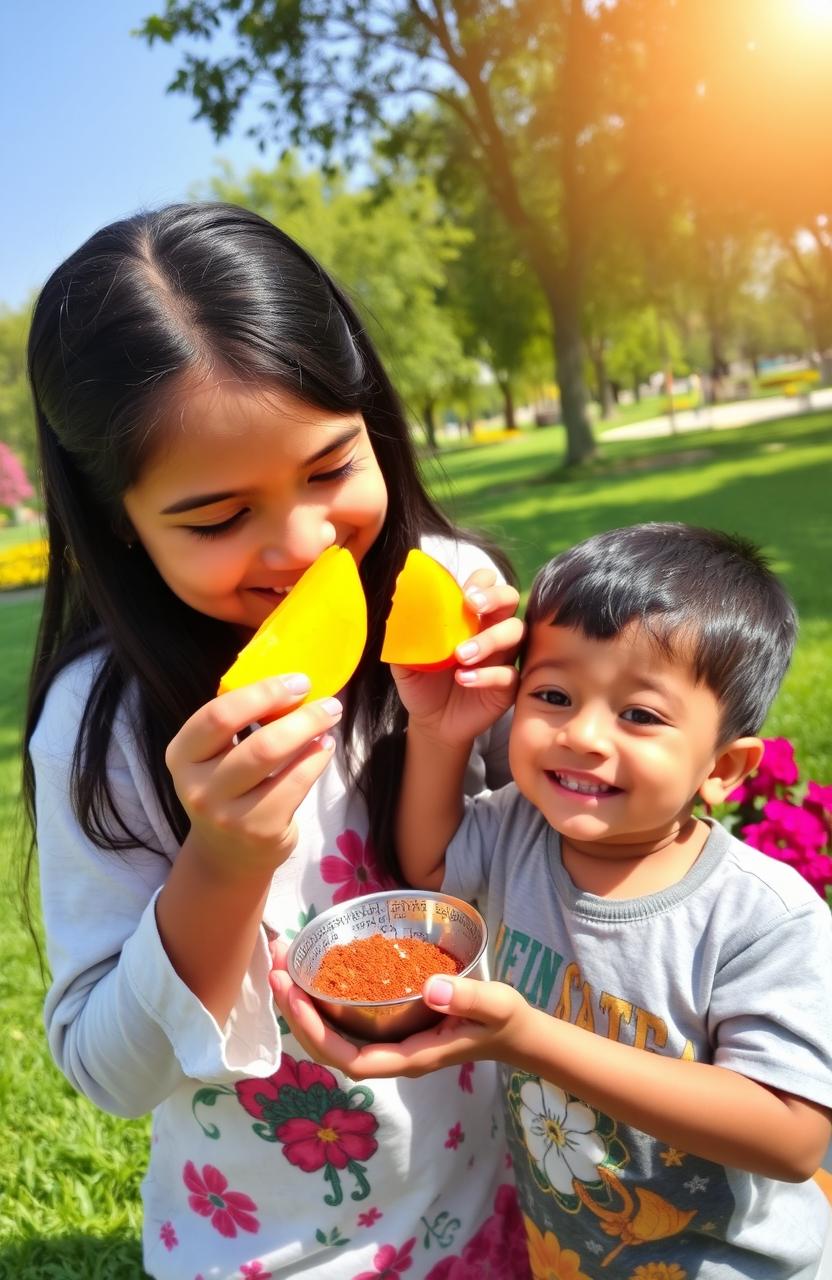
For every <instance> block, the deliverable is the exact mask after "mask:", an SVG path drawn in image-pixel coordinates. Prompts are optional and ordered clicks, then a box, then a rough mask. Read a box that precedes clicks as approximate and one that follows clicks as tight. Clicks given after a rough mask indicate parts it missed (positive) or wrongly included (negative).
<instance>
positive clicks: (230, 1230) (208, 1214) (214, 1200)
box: [182, 1160, 260, 1240]
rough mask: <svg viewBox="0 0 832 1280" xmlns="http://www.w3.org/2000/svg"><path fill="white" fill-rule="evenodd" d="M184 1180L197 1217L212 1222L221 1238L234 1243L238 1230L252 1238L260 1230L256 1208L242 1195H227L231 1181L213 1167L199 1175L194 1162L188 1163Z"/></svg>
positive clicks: (189, 1201) (239, 1192) (207, 1165)
mask: <svg viewBox="0 0 832 1280" xmlns="http://www.w3.org/2000/svg"><path fill="white" fill-rule="evenodd" d="M182 1179H183V1181H184V1183H185V1186H186V1187H187V1188H188V1190H189V1191H190V1192H191V1194H190V1195H189V1196H188V1204H189V1205H190V1206H191V1208H192V1209H193V1211H194V1213H198V1214H200V1216H201V1217H203V1218H210V1219H211V1226H212V1227H214V1229H215V1230H216V1231H219V1233H220V1235H221V1236H227V1237H228V1238H229V1239H232V1240H233V1239H234V1237H235V1236H236V1235H237V1228H238V1227H239V1228H240V1229H241V1230H243V1231H250V1232H251V1233H252V1234H254V1233H255V1232H257V1231H259V1230H260V1223H259V1222H258V1221H257V1219H256V1218H255V1217H254V1216H253V1214H252V1212H251V1210H253V1209H256V1208H257V1205H256V1204H255V1203H254V1201H253V1200H252V1199H251V1197H250V1196H247V1195H245V1194H244V1193H243V1192H242V1191H228V1190H227V1188H228V1179H227V1178H225V1177H223V1175H222V1174H221V1173H220V1171H219V1169H215V1168H214V1166H213V1165H212V1164H206V1165H203V1167H202V1173H201V1174H200V1173H199V1172H198V1170H197V1167H196V1165H195V1164H194V1162H193V1160H189V1161H188V1163H187V1164H186V1165H185V1168H184V1170H183V1172H182Z"/></svg>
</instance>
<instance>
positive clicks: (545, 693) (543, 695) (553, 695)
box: [532, 689, 570, 707]
mask: <svg viewBox="0 0 832 1280" xmlns="http://www.w3.org/2000/svg"><path fill="white" fill-rule="evenodd" d="M532 697H533V698H537V699H538V701H540V702H545V703H546V705H547V706H549V707H568V706H569V705H570V703H569V698H568V697H567V695H566V694H565V693H564V692H563V690H562V689H538V690H537V692H536V693H533V694H532Z"/></svg>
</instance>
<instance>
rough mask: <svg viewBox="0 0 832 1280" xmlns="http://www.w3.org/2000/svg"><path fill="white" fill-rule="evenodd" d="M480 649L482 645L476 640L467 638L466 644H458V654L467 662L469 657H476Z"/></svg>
mask: <svg viewBox="0 0 832 1280" xmlns="http://www.w3.org/2000/svg"><path fill="white" fill-rule="evenodd" d="M479 651H480V647H479V645H478V644H477V642H476V640H466V641H465V644H460V645H457V650H456V656H457V657H458V658H461V659H462V661H463V662H467V661H468V659H469V658H476V656H477V654H478V653H479Z"/></svg>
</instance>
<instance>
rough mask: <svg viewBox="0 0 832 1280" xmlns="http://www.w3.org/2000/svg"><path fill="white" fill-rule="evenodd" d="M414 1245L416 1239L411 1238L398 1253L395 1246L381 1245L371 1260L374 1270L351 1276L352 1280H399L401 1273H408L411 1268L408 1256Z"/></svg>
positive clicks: (411, 1263)
mask: <svg viewBox="0 0 832 1280" xmlns="http://www.w3.org/2000/svg"><path fill="white" fill-rule="evenodd" d="M415 1243H416V1237H415V1236H411V1238H410V1239H409V1240H406V1241H405V1243H404V1244H403V1245H402V1247H401V1249H399V1250H398V1251H397V1250H396V1246H395V1245H392V1244H383V1245H382V1246H381V1248H380V1249H379V1251H378V1253H377V1254H376V1255H375V1257H374V1258H373V1267H374V1268H375V1270H374V1271H362V1272H361V1273H360V1274H359V1275H357V1276H353V1280H379V1278H380V1277H381V1280H399V1276H400V1275H401V1273H402V1271H409V1270H410V1268H411V1267H412V1266H413V1259H412V1257H411V1256H410V1255H411V1254H412V1253H413V1246H414V1244H415Z"/></svg>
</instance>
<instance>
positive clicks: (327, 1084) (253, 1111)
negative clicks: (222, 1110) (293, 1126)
mask: <svg viewBox="0 0 832 1280" xmlns="http://www.w3.org/2000/svg"><path fill="white" fill-rule="evenodd" d="M314 1084H322V1085H323V1087H324V1088H325V1089H327V1090H329V1089H337V1088H338V1081H337V1080H336V1079H335V1076H334V1075H333V1074H332V1072H331V1071H328V1070H327V1068H326V1067H322V1066H321V1065H320V1064H319V1063H317V1062H309V1061H307V1060H306V1059H305V1058H301V1059H300V1060H299V1061H296V1060H295V1059H294V1058H293V1057H292V1055H291V1054H289V1053H284V1054H283V1057H282V1058H281V1060H280V1067H279V1069H278V1070H277V1071H275V1073H274V1075H271V1076H268V1077H267V1078H266V1079H260V1078H259V1077H249V1078H247V1079H245V1080H239V1081H238V1082H237V1084H235V1086H234V1088H235V1090H236V1093H237V1097H238V1099H239V1101H240V1104H241V1106H243V1107H244V1108H245V1109H246V1111H247V1112H248V1113H249V1115H250V1116H254V1117H255V1119H257V1120H261V1119H262V1118H263V1112H264V1110H265V1109H266V1108H267V1107H268V1106H269V1104H270V1103H273V1102H276V1101H277V1098H278V1094H279V1093H280V1090H281V1089H282V1088H283V1086H284V1085H291V1087H292V1088H293V1089H301V1090H302V1091H303V1092H304V1093H306V1092H307V1090H309V1089H311V1088H312V1086H313V1085H314Z"/></svg>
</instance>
